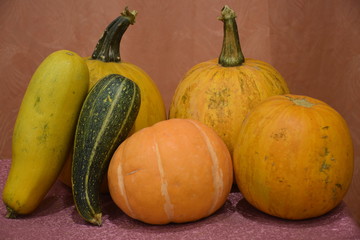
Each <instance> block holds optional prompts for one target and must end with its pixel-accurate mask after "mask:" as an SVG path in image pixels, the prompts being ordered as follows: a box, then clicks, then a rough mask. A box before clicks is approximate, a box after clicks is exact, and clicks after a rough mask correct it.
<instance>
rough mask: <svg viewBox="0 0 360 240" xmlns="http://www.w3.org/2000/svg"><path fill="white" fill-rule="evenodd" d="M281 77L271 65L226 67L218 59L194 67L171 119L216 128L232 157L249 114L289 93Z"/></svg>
mask: <svg viewBox="0 0 360 240" xmlns="http://www.w3.org/2000/svg"><path fill="white" fill-rule="evenodd" d="M288 92H289V89H288V87H287V84H286V82H285V81H284V79H283V78H282V76H281V75H280V74H279V73H278V72H277V71H276V69H274V68H273V67H272V66H271V65H269V64H268V63H265V62H262V61H258V60H253V59H245V62H244V63H243V64H242V65H240V66H236V67H223V66H221V65H220V64H218V59H214V60H211V61H207V62H203V63H200V64H197V65H195V66H194V67H193V68H191V69H190V70H189V71H188V73H187V74H186V75H185V77H184V79H183V80H182V81H181V82H180V83H179V85H178V86H177V89H176V92H175V94H174V97H173V99H172V103H171V106H170V113H169V117H170V118H191V119H195V120H198V121H201V122H202V123H204V124H206V125H207V126H209V127H211V128H213V129H214V130H215V131H216V132H217V134H218V135H219V136H220V137H221V138H222V139H223V140H224V142H225V143H226V145H227V146H228V148H229V151H230V153H232V151H233V145H234V142H235V140H236V137H237V134H238V132H239V130H240V127H241V123H242V121H243V119H244V118H245V116H246V114H247V113H248V111H249V110H251V109H252V108H254V107H255V106H256V105H257V104H259V103H260V102H261V101H263V100H264V99H266V98H267V97H269V96H272V95H278V94H285V93H288Z"/></svg>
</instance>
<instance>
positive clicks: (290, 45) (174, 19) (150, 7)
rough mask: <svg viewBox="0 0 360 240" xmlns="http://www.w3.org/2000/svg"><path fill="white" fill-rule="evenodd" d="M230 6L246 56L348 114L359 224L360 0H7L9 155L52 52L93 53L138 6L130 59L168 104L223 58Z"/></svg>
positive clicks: (126, 50) (4, 69) (4, 68)
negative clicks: (193, 73)
mask: <svg viewBox="0 0 360 240" xmlns="http://www.w3.org/2000/svg"><path fill="white" fill-rule="evenodd" d="M225 4H228V5H229V6H230V7H231V8H233V9H234V10H235V11H236V13H237V23H238V29H239V34H240V42H241V46H242V50H243V53H244V55H245V57H248V58H254V59H258V60H262V61H266V62H268V63H270V64H271V65H273V66H274V67H275V68H276V69H277V70H278V71H279V72H280V73H281V74H282V75H283V77H284V78H285V80H286V81H287V82H288V84H289V88H290V90H291V91H292V93H295V94H303V95H308V96H310V97H315V98H318V99H320V100H323V101H325V102H326V103H328V104H330V105H331V106H332V107H334V108H335V109H336V110H338V111H339V112H340V113H341V114H342V115H343V117H344V118H345V120H346V121H347V122H348V124H349V127H350V130H351V133H352V135H353V139H354V146H355V163H356V164H355V172H354V178H353V183H352V185H351V188H350V190H349V193H348V195H347V196H346V198H345V202H346V203H347V204H348V206H349V208H350V209H351V211H352V212H353V213H354V214H355V215H356V216H357V219H358V221H359V222H360V205H359V202H360V151H359V149H360V128H359V127H358V126H359V125H360V108H359V107H358V102H359V101H360V94H358V92H359V91H360V81H359V74H360V44H359V39H360V28H359V25H360V1H359V0H346V1H339V0H291V1H289V0H276V1H274V0H251V1H249V0H236V1H235V0H216V1H214V0H196V1H194V0H182V1H176V0H151V1H146V0H107V1H98V0H77V1H73V0H62V1H48V0H32V1H21V0H0V29H1V34H0V53H1V54H0V62H1V64H0V73H1V78H0V85H1V88H0V103H1V104H0V132H1V138H0V158H2V159H4V158H10V157H11V136H12V130H13V126H14V123H15V119H16V116H17V112H18V110H19V107H20V103H21V100H22V97H23V95H24V93H25V90H26V87H27V84H28V83H29V81H30V79H31V76H32V74H33V73H34V71H35V69H36V68H37V67H38V65H39V64H40V63H41V61H42V60H43V59H44V58H45V57H46V56H47V55H49V54H50V53H51V52H53V51H55V50H60V49H67V50H72V51H74V52H76V53H78V54H79V55H81V56H83V57H86V56H90V55H91V53H92V51H93V49H94V47H95V45H96V42H97V40H98V39H99V37H100V36H101V34H102V32H103V30H104V28H105V27H106V26H107V24H109V23H110V21H112V20H113V19H114V18H115V17H116V16H118V15H119V13H120V12H121V11H123V9H124V7H125V6H129V9H130V10H134V9H135V10H137V11H138V13H139V14H138V16H137V19H136V23H135V24H134V25H132V26H130V27H129V29H128V30H127V32H126V34H125V35H124V37H123V39H122V43H121V49H120V51H121V56H122V59H123V61H126V62H130V63H133V64H135V65H137V66H139V67H141V68H142V69H144V70H145V71H146V72H147V73H148V74H149V75H150V76H151V77H152V79H153V80H154V82H155V83H156V84H157V86H158V87H159V89H160V92H161V94H162V96H163V98H164V101H165V105H166V106H167V108H168V107H169V105H170V101H171V99H172V96H173V94H174V91H175V88H176V86H177V84H178V83H179V81H180V80H181V79H182V77H183V76H184V74H185V73H186V71H188V70H189V69H190V68H191V67H192V66H194V65H195V64H197V63H200V62H203V61H206V60H210V59H213V58H216V57H218V56H219V54H220V50H221V43H222V35H223V32H222V31H223V28H222V23H221V22H220V21H218V20H217V17H218V16H219V15H220V9H221V8H222V7H223V6H224V5H225Z"/></svg>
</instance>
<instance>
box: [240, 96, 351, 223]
mask: <svg viewBox="0 0 360 240" xmlns="http://www.w3.org/2000/svg"><path fill="white" fill-rule="evenodd" d="M304 99H305V100H304ZM295 102H298V104H305V106H303V105H297V104H295ZM309 103H310V104H309ZM233 161H234V171H235V176H236V182H237V184H238V187H239V189H240V191H241V193H242V194H243V196H244V197H245V199H246V200H247V201H248V202H249V203H251V204H252V205H253V206H255V207H256V208H258V209H260V210H261V211H264V212H266V213H268V214H271V215H274V216H277V217H281V218H286V219H306V218H312V217H317V216H320V215H322V214H325V213H326V212H328V211H330V210H331V209H333V208H334V207H335V206H337V205H338V204H339V203H340V202H341V200H342V199H343V197H344V196H345V194H346V192H347V190H348V189H349V186H350V183H351V179H352V174H353V169H354V160H353V145H352V139H351V136H350V133H349V129H348V127H347V124H346V122H345V120H344V119H343V118H342V116H340V114H339V113H337V112H336V111H335V110H334V109H333V108H331V107H330V106H329V105H327V104H325V103H324V102H321V101H319V100H316V99H313V98H310V97H305V96H297V95H285V96H275V97H271V98H269V99H267V100H265V101H264V102H263V103H261V104H260V105H259V106H258V107H256V108H255V109H254V110H253V111H251V113H250V114H249V115H248V116H247V118H246V119H245V121H244V124H243V126H242V128H241V131H240V134H239V139H238V141H237V142H236V145H235V150H234V159H233Z"/></svg>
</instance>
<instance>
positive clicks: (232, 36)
mask: <svg viewBox="0 0 360 240" xmlns="http://www.w3.org/2000/svg"><path fill="white" fill-rule="evenodd" d="M235 18H236V14H235V12H234V11H233V10H232V9H231V8H230V7H228V6H227V5H225V6H224V7H223V9H222V10H221V17H219V20H221V21H222V22H223V23H224V39H223V45H222V49H221V54H220V57H219V64H220V65H221V66H223V67H235V66H240V65H241V64H242V63H243V62H244V61H245V58H244V55H243V53H242V51H241V46H240V40H239V34H238V29H237V25H236V21H235Z"/></svg>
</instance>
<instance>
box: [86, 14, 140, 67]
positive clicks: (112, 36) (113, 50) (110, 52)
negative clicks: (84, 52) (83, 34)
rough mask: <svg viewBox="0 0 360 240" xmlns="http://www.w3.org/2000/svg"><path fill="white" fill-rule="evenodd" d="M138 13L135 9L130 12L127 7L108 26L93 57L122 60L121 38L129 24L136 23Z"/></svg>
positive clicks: (104, 59)
mask: <svg viewBox="0 0 360 240" xmlns="http://www.w3.org/2000/svg"><path fill="white" fill-rule="evenodd" d="M136 14H137V12H136V11H135V10H134V11H131V12H130V11H129V10H128V8H127V7H126V8H125V10H124V12H122V13H121V15H120V16H119V17H117V18H116V19H115V20H113V21H112V22H111V23H110V24H109V25H108V26H107V28H106V29H105V31H104V33H103V35H102V36H101V38H100V39H99V41H98V43H97V44H96V47H95V50H94V52H93V54H92V56H91V59H93V60H100V61H103V62H120V61H121V57H120V42H121V38H122V36H123V34H124V33H125V31H126V29H127V28H128V27H129V25H130V24H134V23H135V17H136Z"/></svg>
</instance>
